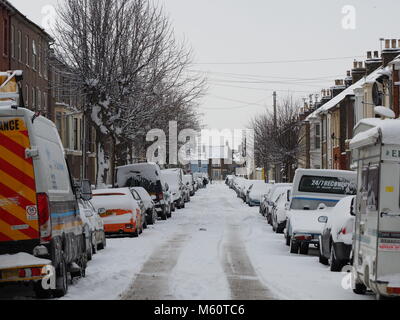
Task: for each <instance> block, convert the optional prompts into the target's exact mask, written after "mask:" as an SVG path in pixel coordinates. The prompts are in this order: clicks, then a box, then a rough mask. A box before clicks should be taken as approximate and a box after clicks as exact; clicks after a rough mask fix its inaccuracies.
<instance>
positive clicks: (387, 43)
mask: <svg viewBox="0 0 400 320" xmlns="http://www.w3.org/2000/svg"><path fill="white" fill-rule="evenodd" d="M385 49H390V39H386V40H385Z"/></svg>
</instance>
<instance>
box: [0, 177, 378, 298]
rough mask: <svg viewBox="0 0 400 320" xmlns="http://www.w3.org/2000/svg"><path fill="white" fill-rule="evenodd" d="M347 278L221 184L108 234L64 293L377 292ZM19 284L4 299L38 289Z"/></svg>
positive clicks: (283, 294) (237, 295) (347, 294)
mask: <svg viewBox="0 0 400 320" xmlns="http://www.w3.org/2000/svg"><path fill="white" fill-rule="evenodd" d="M346 280H347V274H344V273H343V274H342V273H332V272H330V271H329V269H328V268H327V267H326V266H323V265H321V264H319V263H318V256H317V252H316V251H314V252H313V250H311V254H310V255H309V256H299V255H292V254H290V253H289V249H288V247H286V245H285V241H284V238H283V235H276V234H274V233H273V232H272V228H271V227H270V226H269V225H268V224H267V222H266V220H265V218H263V217H262V216H261V215H260V214H259V213H258V208H249V207H248V206H246V205H245V204H244V203H243V202H242V201H241V200H240V199H238V198H237V197H236V194H235V193H234V192H233V191H232V190H230V189H229V188H228V187H227V186H225V185H224V184H214V185H211V186H209V187H208V188H207V189H203V190H199V192H198V193H197V194H196V195H195V196H194V197H193V198H192V201H191V202H190V203H188V204H187V205H186V208H185V209H183V210H177V211H176V212H175V213H173V217H172V219H169V220H168V221H158V223H157V224H156V225H155V226H150V227H149V229H148V230H145V232H144V233H143V234H142V235H141V236H140V237H139V238H138V239H132V238H112V239H107V248H106V249H105V250H103V251H100V252H99V253H98V254H97V255H95V256H94V257H93V260H92V261H91V262H89V266H88V269H87V273H86V278H84V279H79V280H76V281H74V284H73V285H70V288H69V293H68V295H67V296H65V297H64V298H63V299H64V300H114V299H128V300H129V299H137V300H147V299H151V300H152V299H169V300H193V299H196V300H203V299H207V300H230V299H235V300H236V299H240V300H246V299H250V300H269V299H345V300H347V299H374V296H372V295H369V296H368V295H367V296H357V295H355V294H353V292H352V290H351V289H349V288H348V281H346ZM13 290H16V289H11V288H10V287H5V288H0V299H1V298H2V297H3V298H4V297H7V298H10V295H12V296H11V298H15V299H24V298H30V297H31V294H30V295H28V294H26V289H25V291H21V289H19V290H17V291H13Z"/></svg>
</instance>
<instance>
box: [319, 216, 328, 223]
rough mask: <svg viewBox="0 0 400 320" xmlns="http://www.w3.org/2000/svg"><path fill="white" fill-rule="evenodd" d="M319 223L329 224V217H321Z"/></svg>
mask: <svg viewBox="0 0 400 320" xmlns="http://www.w3.org/2000/svg"><path fill="white" fill-rule="evenodd" d="M318 222H319V223H327V222H328V217H326V216H321V217H319V218H318Z"/></svg>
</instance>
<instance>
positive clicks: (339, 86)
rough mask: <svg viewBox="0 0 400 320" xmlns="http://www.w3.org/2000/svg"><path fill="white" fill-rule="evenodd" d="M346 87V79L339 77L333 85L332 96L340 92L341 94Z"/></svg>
mask: <svg viewBox="0 0 400 320" xmlns="http://www.w3.org/2000/svg"><path fill="white" fill-rule="evenodd" d="M344 89H346V87H345V86H344V81H343V80H340V79H337V80H335V85H334V86H333V87H331V90H332V98H334V97H336V96H337V95H338V94H340V93H341V92H342V91H343V90H344Z"/></svg>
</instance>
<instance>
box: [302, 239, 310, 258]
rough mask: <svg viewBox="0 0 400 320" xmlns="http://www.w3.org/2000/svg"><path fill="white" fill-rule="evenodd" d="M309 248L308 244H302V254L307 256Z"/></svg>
mask: <svg viewBox="0 0 400 320" xmlns="http://www.w3.org/2000/svg"><path fill="white" fill-rule="evenodd" d="M309 248H310V244H309V243H306V242H304V243H301V244H300V254H302V255H305V256H306V255H308V250H309Z"/></svg>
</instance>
